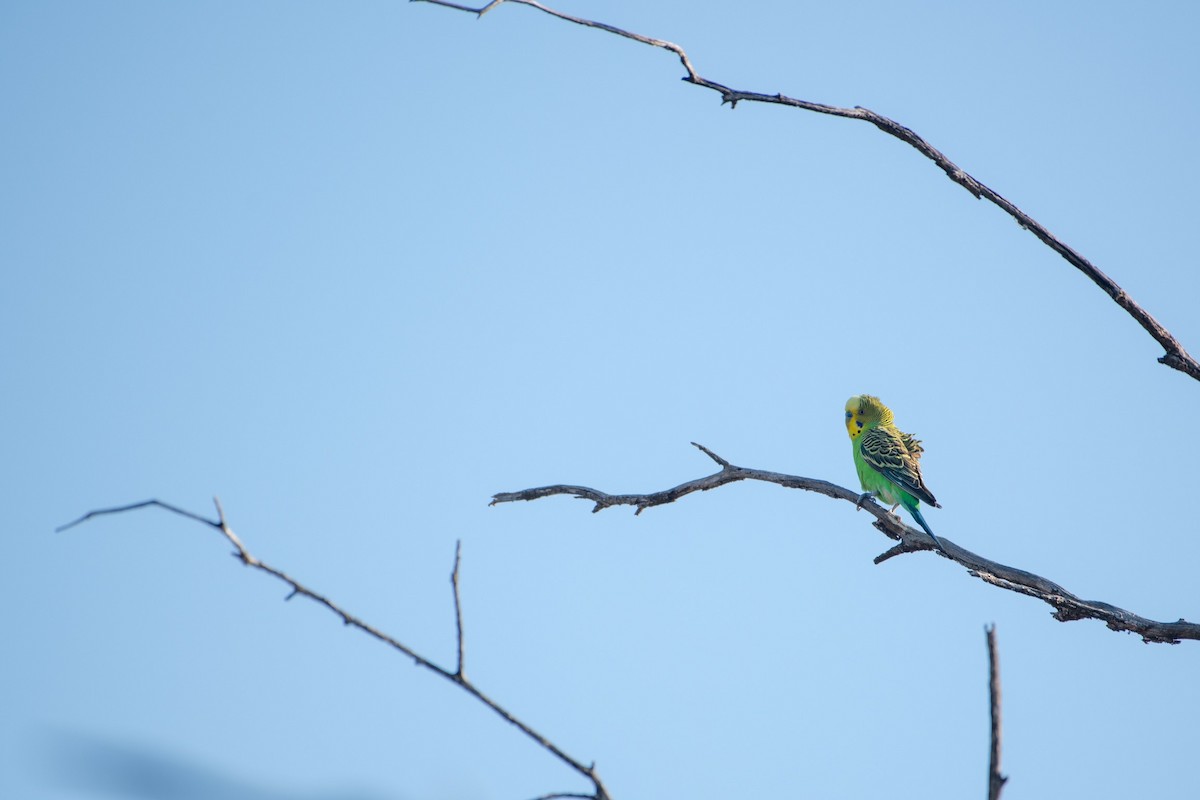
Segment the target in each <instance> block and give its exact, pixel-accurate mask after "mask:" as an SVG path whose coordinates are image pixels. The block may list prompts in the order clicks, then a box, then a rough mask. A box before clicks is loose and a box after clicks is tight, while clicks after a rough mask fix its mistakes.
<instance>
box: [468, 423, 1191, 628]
mask: <svg viewBox="0 0 1200 800" xmlns="http://www.w3.org/2000/svg"><path fill="white" fill-rule="evenodd" d="M692 444H693V445H695V446H696V447H698V448H699V449H700V450H702V451H704V453H705V454H706V455H707V456H708V457H709V458H711V459H712V460H713V461H715V462H716V463H717V464H718V465H720V467H721V469H720V470H719V471H717V472H714V473H713V474H711V475H706V476H705V477H703V478H696V479H695V480H691V481H688V482H686V483H681V484H679V485H678V486H675V487H673V488H671V489H664V490H662V491H659V492H651V493H649V494H608V493H607V492H601V491H599V490H597V489H592V488H589V487H587V486H571V485H567V484H556V485H554V486H540V487H537V488H533V489H524V490H522V491H519V492H501V493H500V494H497V495H494V496H493V497H492V502H491V505H496V504H498V503H512V502H515V501H517V500H537V499H539V498H542V497H550V496H551V495H560V494H565V495H571V496H572V497H577V498H580V499H583V500H590V501H592V502H593V503H595V505H594V506H593V507H592V512H593V513H595V512H597V511H600V510H602V509H605V508H610V507H612V506H633V507H634V509H635V513H636V514H640V513H641V512H642V511H644V510H645V509H647V508H650V507H651V506H659V505H663V504H665V503H673V502H675V501H676V500H679V499H680V498H682V497H685V496H686V495H689V494H692V493H693V492H706V491H708V490H710V489H716V488H717V487H719V486H724V485H725V484H728V483H736V482H737V481H745V480H754V481H764V482H766V483H775V484H778V485H780V486H784V487H786V488H789V489H803V490H804V491H807V492H816V493H817V494H823V495H825V496H826V497H832V498H833V499H835V500H844V501H846V502H848V503H852V504H855V505H857V504H858V503H859V499H860V495H859V494H858V493H857V492H852V491H850V490H849V489H847V488H845V487H843V486H838V485H837V484H834V483H829V482H828V481H822V480H817V479H816V478H802V477H800V476H798V475H786V474H784V473H781V472H769V471H767V470H761V469H749V468H747V467H739V466H736V465H734V464H731V463H729V462H728V461H726V460H725V459H723V458H721V457H720V456H718V455H717V454H716V453H714V452H712V451H711V450H709V449H708V448H707V447H705V446H703V445H700V444H696V443H695V442H692ZM862 508H863V509H865V510H866V511H868V512H870V513H871V515H872V516H874V517H875V522H874V523H873V524H874V526H875V527H876V528H877V529H878V530H879V531H881V532H882V533H883V534H884V535H885V536H887V537H889V538H891V539H895V540H896V541H897V542H898V544H896V545H895V546H894V547H892V548H891V549H889V550H887V551H886V552H883V553H881V554H880V555H878V556H876V558H875V563H876V564H880V563H882V562H884V561H887V560H888V559H889V558H893V557H895V556H898V555H901V554H903V553H911V552H915V551H918V550H931V551H933V552H935V553H938V555H941V556H943V557H944V558H947V559H949V560H951V561H954V562H957V563H958V564H961V565H962V566H964V567H966V568H967V571H968V572H969V573H970V574H971V575H973V576H975V577H976V578H979V579H980V580H982V581H984V582H986V583H990V584H992V585H993V586H999V587H1000V588H1001V589H1008V590H1009V591H1012V592H1019V593H1021V594H1026V595H1029V596H1030V597H1036V598H1038V599H1039V600H1043V601H1045V602H1046V603H1049V604H1050V605H1052V606H1054V609H1055V611H1054V618H1055V619H1057V620H1059V621H1060V622H1068V621H1070V620H1075V619H1098V620H1100V621H1101V622H1103V623H1104V624H1106V625H1107V626H1108V627H1109V628H1111V629H1112V630H1114V631H1129V632H1130V633H1136V634H1138V635H1139V636H1141V637H1142V640H1143V641H1146V642H1167V643H1170V644H1178V643H1179V641H1180V640H1182V639H1200V625H1196V624H1194V623H1191V622H1187V621H1186V620H1184V619H1180V620H1179V621H1178V622H1155V621H1154V620H1151V619H1146V618H1145V617H1139V616H1138V615H1137V614H1133V613H1130V612H1129V611H1126V610H1124V609H1122V608H1117V607H1116V606H1113V605H1110V604H1108V603H1102V602H1098V601H1094V600H1081V599H1080V598H1078V597H1076V596H1075V595H1073V594H1071V593H1070V592H1068V591H1067V590H1066V589H1064V588H1062V587H1061V586H1059V585H1058V584H1057V583H1054V582H1053V581H1049V580H1046V579H1045V578H1042V577H1040V576H1038V575H1034V574H1033V573H1032V572H1026V571H1025V570H1021V569H1016V568H1015V567H1008V566H1005V565H1004V564H999V563H997V562H995V561H991V560H989V559H986V558H984V557H983V556H980V555H976V554H975V553H972V552H971V551H970V550H967V549H965V548H962V547H959V546H958V545H956V544H955V543H954V542H953V541H951V540H949V539H947V538H946V537H945V536H942V535H940V534H939V536H938V538H939V539H941V540H942V544H943V545H944V547H945V551H939V550H937V549H936V547H935V546H934V544H933V543H932V542H931V541H930V539H929V537H928V536H927V535H926V534H925V533H924V532H923V531H920V530H918V529H916V528H910V527H908V526H907V525H905V524H904V523H903V522H901V521H900V518H899V517H897V516H895V515H894V514H889V513H888V511H887V509H885V508H883V507H882V506H880V505H879V504H878V503H876V502H874V501H873V500H868V501H867V502H866V503H864V504H863V505H862Z"/></svg>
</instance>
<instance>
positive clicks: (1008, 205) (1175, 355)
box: [412, 0, 1200, 381]
mask: <svg viewBox="0 0 1200 800" xmlns="http://www.w3.org/2000/svg"><path fill="white" fill-rule="evenodd" d="M412 1H413V2H424V3H431V4H433V5H437V6H444V7H446V8H452V9H456V10H458V11H466V12H469V13H472V14H475V15H476V16H477V17H479V16H482V15H483V14H484V13H486V12H487V11H489V10H491V9H492V8H494V7H496V6H498V5H500V4H501V3H511V4H515V5H522V6H529V7H530V8H534V9H537V10H538V11H541V12H543V13H545V14H549V15H550V16H552V17H556V18H558V19H561V20H564V21H566V22H571V23H574V24H576V25H582V26H584V27H588V28H596V29H599V30H602V31H605V32H607V33H611V34H614V35H616V36H622V37H624V38H626V39H632V40H633V41H635V42H640V43H642V44H645V45H649V46H650V47H657V48H661V49H663V50H667V51H669V52H671V53H673V54H674V55H675V56H676V57H678V58H679V61H680V63H681V64H682V65H683V68H684V71H686V72H687V75H686V76H685V77H684V78H683V80H685V81H687V82H688V83H691V84H694V85H696V86H701V87H703V88H705V89H711V90H713V91H714V92H717V93H718V94H720V95H721V103H722V105H724V104H725V103H728V104H729V105H730V107H731V108H736V107H737V104H738V103H739V102H742V101H745V102H749V103H771V104H774V105H782V106H788V107H791V108H798V109H801V110H804V111H812V112H814V113H817V114H826V115H829V116H834V117H842V118H843V119H854V120H861V121H863V122H869V123H870V124H872V125H874V126H875V127H876V128H878V129H879V130H881V131H883V132H884V133H886V134H888V135H889V136H893V137H895V138H896V139H899V140H900V141H902V142H904V143H905V144H908V145H910V146H911V147H912V148H914V149H915V150H916V151H917V152H919V153H920V154H921V155H923V156H925V157H926V158H928V159H929V160H930V161H932V162H933V163H934V164H936V165H937V166H938V168H939V169H941V170H942V171H943V172H944V173H946V176H947V177H948V178H949V179H950V180H952V181H954V182H955V183H957V184H958V185H960V186H962V187H963V188H964V189H966V190H967V191H968V192H970V193H971V194H972V195H974V196H975V197H976V198H978V199H984V200H987V201H989V202H991V203H993V204H994V205H996V206H997V207H999V208H1000V209H1002V210H1003V211H1004V212H1005V213H1006V214H1008V215H1009V216H1011V217H1012V218H1013V219H1015V220H1016V221H1017V224H1019V225H1020V226H1021V227H1022V228H1025V229H1026V230H1028V231H1029V232H1030V233H1032V234H1033V235H1034V236H1036V237H1037V238H1038V239H1039V240H1041V242H1042V243H1043V244H1045V245H1046V246H1047V247H1049V248H1050V249H1052V250H1053V251H1054V252H1056V253H1058V254H1059V255H1060V256H1062V257H1063V259H1065V260H1066V261H1067V263H1069V264H1070V265H1071V266H1073V267H1075V268H1076V269H1078V270H1079V271H1080V272H1082V273H1083V274H1084V275H1086V276H1087V277H1088V278H1089V279H1090V280H1091V281H1092V282H1093V283H1095V284H1096V285H1097V286H1099V287H1100V288H1101V289H1102V290H1104V292H1105V293H1106V294H1107V295H1108V296H1109V297H1111V298H1112V300H1113V302H1115V303H1116V304H1117V305H1118V306H1120V307H1121V308H1123V309H1124V310H1125V312H1126V313H1128V314H1129V315H1130V316H1131V317H1133V319H1134V320H1135V321H1136V322H1137V323H1138V324H1139V325H1141V326H1142V328H1144V329H1145V330H1146V332H1147V333H1149V334H1150V336H1152V337H1153V338H1154V340H1155V341H1157V342H1158V343H1159V344H1160V345H1161V346H1162V348H1163V350H1165V351H1166V352H1165V353H1164V354H1163V355H1162V356H1160V357H1159V359H1158V361H1159V363H1161V364H1165V365H1167V366H1168V367H1171V368H1172V369H1176V370H1179V371H1180V372H1182V373H1184V374H1185V375H1190V376H1191V377H1192V378H1194V379H1195V380H1198V381H1200V362H1198V361H1196V359H1194V358H1193V357H1192V356H1191V355H1189V354H1188V352H1187V351H1186V350H1185V349H1184V348H1183V345H1181V344H1180V343H1179V341H1178V340H1177V339H1176V338H1175V337H1174V336H1173V335H1172V334H1171V332H1170V331H1168V330H1167V329H1166V328H1165V327H1164V326H1163V325H1162V324H1161V323H1159V321H1158V320H1156V319H1155V318H1154V317H1153V316H1151V315H1150V313H1149V312H1148V311H1146V310H1145V309H1144V308H1142V307H1141V306H1140V305H1138V304H1137V303H1136V302H1134V300H1133V298H1132V297H1130V296H1129V295H1128V294H1126V292H1125V290H1124V289H1122V288H1121V287H1120V286H1119V285H1118V284H1117V282H1116V281H1114V280H1113V279H1112V278H1110V277H1109V276H1108V275H1106V274H1104V272H1102V271H1101V270H1100V269H1099V268H1098V267H1096V266H1095V265H1094V264H1092V262H1090V261H1088V260H1087V259H1086V258H1084V257H1083V255H1081V254H1080V253H1079V252H1077V251H1076V250H1075V249H1073V248H1071V247H1070V246H1068V245H1067V244H1065V243H1064V242H1062V241H1061V240H1059V239H1058V238H1057V237H1056V236H1054V234H1052V233H1050V231H1049V230H1047V229H1046V227H1045V226H1044V225H1042V224H1041V223H1039V222H1038V221H1037V220H1035V219H1033V218H1032V217H1031V216H1029V215H1028V214H1026V213H1025V212H1024V211H1022V210H1021V209H1020V208H1018V207H1017V206H1016V205H1015V204H1014V203H1013V202H1012V201H1010V200H1008V199H1007V198H1005V197H1003V196H1001V195H1000V193H999V192H996V191H995V190H994V189H992V188H990V187H988V186H987V185H985V184H984V183H983V182H982V181H979V180H977V179H976V178H974V177H972V176H971V175H970V174H968V173H967V172H966V171H964V170H963V169H962V168H961V167H959V166H958V165H957V164H955V163H954V162H953V161H951V160H950V159H949V158H947V157H946V155H945V154H944V153H942V152H941V151H940V150H938V149H937V148H936V147H934V146H933V145H931V144H930V143H929V142H927V141H925V140H924V139H923V138H921V137H920V136H918V135H917V134H916V133H915V132H914V131H913V130H912V129H910V128H907V127H905V126H903V125H901V124H900V123H899V122H896V121H895V120H893V119H889V118H888V117H885V116H883V115H882V114H877V113H876V112H874V111H871V110H870V109H868V108H863V107H862V106H855V107H854V108H841V107H838V106H831V105H826V104H825V103H814V102H812V101H809V100H799V99H797V98H794V97H788V96H786V95H783V94H778V93H776V94H764V93H761V92H748V91H743V90H740V89H731V88H729V87H728V86H725V85H723V84H720V83H717V82H716V81H711V80H709V79H707V78H704V77H702V76H701V75H700V74H699V73H698V72H697V71H696V69H695V67H693V66H692V62H691V59H690V58H689V57H688V55H687V53H686V52H685V51H684V49H683V48H682V47H680V46H679V45H677V44H675V43H673V42H668V41H664V40H662V39H654V38H652V37H649V36H643V35H641V34H639V33H633V32H631V31H627V30H624V29H622V28H618V27H616V26H614V25H609V24H607V23H604V22H596V21H594V20H589V19H584V18H582V17H575V16H571V15H570V14H564V13H563V12H561V11H556V10H555V9H552V8H549V7H547V6H544V5H542V4H541V3H538V2H535V0H492V2H489V3H488V4H487V5H485V6H483V7H481V8H471V7H468V6H463V5H459V4H458V3H453V2H447V0H412Z"/></svg>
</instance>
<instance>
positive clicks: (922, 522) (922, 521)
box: [904, 503, 946, 553]
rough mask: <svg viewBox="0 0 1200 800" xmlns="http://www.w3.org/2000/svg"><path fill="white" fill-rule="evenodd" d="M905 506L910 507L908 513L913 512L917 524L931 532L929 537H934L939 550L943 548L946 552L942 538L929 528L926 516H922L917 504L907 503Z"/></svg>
mask: <svg viewBox="0 0 1200 800" xmlns="http://www.w3.org/2000/svg"><path fill="white" fill-rule="evenodd" d="M904 507H905V508H906V509H908V513H910V514H912V516H913V519H915V520H916V521H917V524H918V525H920V526H921V527H922V528H924V529H925V532H926V533H928V534H929V538H930V539H933V543H934V544H936V545H937V548H938V550H941V551H942V552H943V553H944V552H946V548H944V547H942V542H941V540H939V539H938V537H936V536H934V535H933V531H931V530H929V524H928V523H927V522H925V518H924V517H923V516H921V511H920V510H919V509H918V508H917V506H916V504H915V503H914V504H913V505H912V506H909V505H908V504H905V506H904Z"/></svg>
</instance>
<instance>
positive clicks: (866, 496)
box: [854, 492, 879, 511]
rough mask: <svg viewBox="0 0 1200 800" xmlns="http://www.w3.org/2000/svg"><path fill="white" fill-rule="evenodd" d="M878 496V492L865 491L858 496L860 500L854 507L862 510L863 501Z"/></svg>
mask: <svg viewBox="0 0 1200 800" xmlns="http://www.w3.org/2000/svg"><path fill="white" fill-rule="evenodd" d="M878 496H879V493H878V492H863V493H862V494H860V495H859V496H858V502H857V503H855V504H854V507H855V508H856V509H858V510H859V511H862V507H863V503H865V502H867V500H868V499H873V498H876V497H878Z"/></svg>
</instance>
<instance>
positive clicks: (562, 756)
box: [57, 498, 610, 800]
mask: <svg viewBox="0 0 1200 800" xmlns="http://www.w3.org/2000/svg"><path fill="white" fill-rule="evenodd" d="M214 503H215V505H216V507H217V519H215V520H211V519H207V518H206V517H203V516H201V515H199V514H196V513H194V512H191V511H186V510H184V509H181V508H179V507H177V506H173V505H171V504H170V503H164V502H162V501H161V500H144V501H142V502H140V503H130V504H129V505H124V506H115V507H112V508H101V509H96V510H95V511H89V512H88V513H86V514H84V515H83V516H81V517H79V518H78V519H76V520H74V521H72V522H69V523H67V524H66V525H63V526H61V527H59V528H57V530H58V531H64V530H66V529H67V528H71V527H73V526H75V525H78V524H80V523H82V522H85V521H87V520H89V519H92V518H93V517H99V516H104V515H107V514H120V513H123V512H126V511H135V510H137V509H141V508H149V507H153V506H157V507H158V508H162V509H166V510H167V511H170V512H172V513H174V514H178V515H180V516H182V517H186V518H188V519H190V520H194V521H196V522H200V523H203V524H204V525H208V526H210V527H212V528H216V529H217V530H218V531H220V532H221V535H223V536H224V537H225V539H226V540H227V541H229V542H230V543H231V544H232V545H233V546H234V547H235V548H236V552H235V553H234V554H233V555H235V556H236V557H237V558H238V559H239V560H241V562H242V563H243V564H245V565H246V566H249V567H253V568H255V569H257V570H261V571H263V572H265V573H267V574H268V575H273V576H274V577H276V578H278V579H279V580H281V581H283V582H284V583H286V584H287V585H288V587H289V588H290V589H291V591H290V592H289V593H288V596H287V597H286V598H285V599H286V600H291V599H292V598H293V597H295V596H296V595H303V596H305V597H308V598H311V599H312V600H314V601H316V602H317V603H318V604H320V605H322V606H324V607H325V608H327V609H329V611H331V612H332V613H333V614H334V615H335V616H337V617H339V618H340V619H341V620H342V623H343V624H344V625H349V626H351V627H354V628H358V629H359V630H360V631H362V632H363V633H366V634H368V635H370V636H372V637H374V638H376V639H378V640H379V641H381V642H383V643H384V644H386V645H389V646H391V647H392V648H394V649H396V650H398V651H400V652H401V653H403V654H404V655H406V656H408V657H409V658H411V659H412V660H413V663H415V664H416V665H417V666H418V667H424V668H425V669H427V670H429V671H430V672H433V673H434V674H436V675H439V676H441V677H443V678H445V679H446V680H448V681H450V682H451V683H453V684H455V685H457V686H460V687H462V689H463V691H465V692H467V694H469V695H471V696H472V697H474V698H475V699H476V700H478V701H479V702H481V703H483V704H484V705H485V706H487V707H488V708H490V709H491V710H492V711H494V712H496V713H497V714H498V715H500V716H501V717H502V718H503V719H504V720H506V721H507V722H509V723H511V724H512V725H514V726H515V727H516V728H518V729H519V730H520V731H521V732H522V733H524V734H525V735H526V736H528V737H529V738H530V739H532V740H533V741H535V742H537V743H538V744H539V745H541V747H542V748H543V749H545V750H547V751H549V752H550V753H551V754H553V755H554V756H555V757H556V758H558V760H559V761H562V762H563V763H564V764H566V765H567V766H569V767H570V768H571V769H573V770H575V771H576V772H578V773H579V774H580V775H582V776H584V777H585V778H587V779H588V780H589V781H591V783H592V786H593V788H594V791H593V793H592V794H574V795H572V794H557V795H546V796H547V797H581V798H585V797H586V798H592V800H610V798H609V794H608V790H607V789H606V788H605V787H604V784H603V782H601V780H600V776H599V775H597V774H596V765H595V764H594V763H593V764H590V765H584V764H583V763H582V762H580V761H578V760H577V759H574V758H572V757H571V756H569V755H567V754H566V753H565V752H563V751H562V750H560V749H559V748H558V746H557V745H555V744H554V743H553V742H551V741H550V740H549V739H547V738H546V737H545V736H543V735H542V734H540V733H538V732H537V731H536V730H534V729H533V728H531V727H530V726H529V725H527V724H526V723H524V722H522V721H521V720H520V719H518V718H517V717H516V716H514V715H513V714H512V712H510V711H508V709H506V708H504V707H503V706H501V705H500V704H499V703H497V702H496V701H495V700H493V699H491V698H490V697H488V696H487V695H485V694H484V693H483V692H482V691H480V689H479V688H478V687H476V686H475V684H473V683H471V681H469V680H468V679H467V677H466V676H465V675H464V674H463V671H462V667H463V660H462V659H463V656H462V653H463V634H462V606H461V603H460V600H459V591H458V568H459V562H460V557H461V553H462V551H461V543H460V544H457V545H455V548H454V572H453V573H452V574H451V578H450V579H451V581H452V583H453V586H454V612H455V616H456V618H457V631H458V637H457V638H458V669H457V670H456V671H454V672H451V671H450V670H448V669H446V668H444V667H441V666H439V665H437V664H435V663H434V662H432V661H430V660H429V659H427V658H425V657H424V656H422V655H420V654H419V653H417V652H416V651H415V650H413V649H412V648H410V647H408V645H405V644H404V643H402V642H400V641H399V640H397V639H395V638H393V637H391V636H389V635H388V634H386V633H384V632H383V631H381V630H379V629H378V628H375V627H374V626H372V625H369V624H368V623H366V622H364V621H362V620H361V619H359V618H358V617H356V616H354V615H353V614H351V613H350V612H348V611H346V610H344V609H342V608H341V607H340V606H338V605H337V604H335V603H334V602H333V601H332V600H329V599H328V598H327V597H325V596H323V595H320V594H318V593H317V592H315V591H313V590H312V589H309V588H308V587H307V586H305V585H304V584H302V583H300V582H299V581H298V580H296V579H295V578H292V577H291V576H289V575H288V574H286V573H285V572H283V571H281V570H278V569H276V568H275V567H272V566H270V565H268V564H265V563H263V562H262V561H259V560H258V559H257V558H255V557H254V556H252V555H251V554H250V552H249V551H248V550H247V549H246V548H245V546H244V545H243V544H242V542H241V540H240V539H239V538H238V537H237V535H236V534H235V533H234V532H233V529H232V528H230V527H229V523H228V522H227V521H226V520H225V512H224V511H223V510H222V509H221V503H220V501H219V500H216V498H214Z"/></svg>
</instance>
